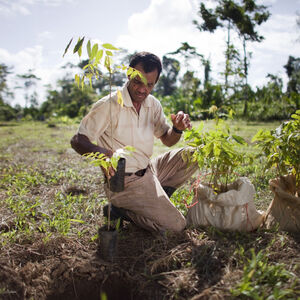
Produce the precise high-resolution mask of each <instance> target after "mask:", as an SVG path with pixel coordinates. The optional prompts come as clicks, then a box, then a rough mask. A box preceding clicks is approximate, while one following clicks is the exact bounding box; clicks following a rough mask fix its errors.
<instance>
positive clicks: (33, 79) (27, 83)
mask: <svg viewBox="0 0 300 300" xmlns="http://www.w3.org/2000/svg"><path fill="white" fill-rule="evenodd" d="M17 77H18V78H19V79H21V80H22V81H24V91H25V92H24V95H25V108H28V102H30V100H32V101H31V103H30V104H31V106H33V107H35V106H37V105H36V104H37V93H36V91H35V90H34V91H33V93H32V94H31V95H30V94H29V91H30V89H31V88H34V87H35V86H36V84H37V81H39V80H41V78H39V77H37V76H36V75H35V74H33V70H32V69H29V70H28V72H27V73H25V74H21V75H17Z"/></svg>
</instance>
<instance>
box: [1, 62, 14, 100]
mask: <svg viewBox="0 0 300 300" xmlns="http://www.w3.org/2000/svg"><path fill="white" fill-rule="evenodd" d="M10 69H11V68H10V67H8V66H7V65H5V64H0V102H2V103H4V102H5V100H6V99H7V98H8V97H11V96H12V95H13V94H12V93H11V92H10V91H9V88H8V86H7V76H8V75H9V74H10V73H11V71H10Z"/></svg>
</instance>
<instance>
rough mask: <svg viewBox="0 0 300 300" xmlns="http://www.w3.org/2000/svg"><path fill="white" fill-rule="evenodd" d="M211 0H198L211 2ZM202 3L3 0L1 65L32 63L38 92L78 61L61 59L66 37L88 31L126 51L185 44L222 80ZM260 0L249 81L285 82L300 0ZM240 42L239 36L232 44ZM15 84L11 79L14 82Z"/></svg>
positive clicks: (217, 42) (217, 39)
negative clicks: (261, 17)
mask: <svg viewBox="0 0 300 300" xmlns="http://www.w3.org/2000/svg"><path fill="white" fill-rule="evenodd" d="M211 1H212V0H203V2H205V3H206V4H207V5H208V6H210V5H211ZM199 3H200V1H199V0H128V1H124V0H107V1H103V0H85V1H83V0H0V35H1V44H0V63H4V64H6V65H8V66H12V67H13V72H14V74H24V73H26V72H27V71H28V70H29V69H33V70H34V73H35V74H36V75H37V76H38V77H40V78H41V79H42V80H41V81H40V83H39V90H38V91H39V94H40V97H41V98H43V97H44V96H45V94H44V93H43V86H44V85H46V84H49V83H50V84H52V86H53V87H54V86H55V82H56V80H57V78H59V77H60V76H62V74H63V72H64V70H62V69H61V66H62V65H64V64H66V63H67V62H68V61H71V60H73V61H74V62H78V60H77V58H76V57H75V56H72V55H71V54H70V55H67V56H66V57H65V58H62V54H63V51H64V49H65V47H66V45H67V43H68V41H69V40H70V38H71V37H74V39H77V38H78V37H79V36H86V37H87V38H90V39H95V40H98V41H101V42H107V43H111V44H113V45H115V46H117V47H121V48H125V49H128V50H129V52H133V51H141V50H147V51H151V52H154V53H155V54H157V55H159V56H160V57H162V55H164V54H166V53H168V52H172V51H175V50H176V49H178V48H179V47H180V46H181V43H182V42H188V43H189V44H190V45H191V46H194V47H196V48H197V51H198V53H201V54H203V55H204V56H205V58H209V59H210V60H211V63H212V68H213V77H214V78H215V80H219V79H220V80H221V78H220V75H219V73H220V72H222V71H223V68H224V62H223V59H224V55H223V51H224V45H225V38H226V33H225V32H224V31H222V30H218V31H217V32H216V33H215V34H209V33H206V32H199V31H198V30H197V29H196V28H195V26H194V25H193V23H192V21H193V20H194V19H197V18H198V17H197V10H198V7H199ZM258 3H260V4H264V5H266V6H268V7H269V11H270V12H271V14H272V15H271V17H270V18H269V20H268V21H267V22H266V23H265V24H263V25H262V26H260V27H259V29H258V31H259V33H260V34H261V35H263V36H264V37H265V40H264V41H263V42H261V43H251V44H249V45H248V49H249V50H250V51H251V52H252V59H251V66H250V71H249V82H250V84H251V85H252V86H253V87H254V88H255V87H256V86H261V85H262V84H264V83H265V82H266V75H267V74H268V73H271V74H275V75H278V76H281V77H282V78H283V80H284V82H286V75H285V69H284V68H283V65H285V64H286V62H287V60H288V56H289V55H292V56H296V57H299V56H300V41H299V39H300V30H299V28H297V25H296V17H297V14H296V12H298V13H300V0H259V1H258ZM198 20H199V19H198ZM297 40H298V41H297ZM239 44H240V42H239V41H238V40H236V45H237V46H238V45H239ZM75 59H76V60H75ZM194 67H195V69H197V68H198V66H196V65H195V66H194ZM14 84H15V83H14V79H13V77H11V79H10V85H11V87H13V86H14ZM16 95H17V97H16V98H17V99H16V100H14V101H13V100H12V101H11V104H13V105H14V104H16V103H20V104H22V105H23V104H24V101H23V99H22V96H21V95H20V94H19V93H18V92H17V90H16Z"/></svg>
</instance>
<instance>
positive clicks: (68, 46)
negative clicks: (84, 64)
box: [62, 38, 73, 57]
mask: <svg viewBox="0 0 300 300" xmlns="http://www.w3.org/2000/svg"><path fill="white" fill-rule="evenodd" d="M72 41H73V38H71V40H70V42H69V44H68V45H67V47H66V49H65V52H64V54H63V56H62V57H64V56H65V55H66V53H67V51H68V49H69V48H70V46H71V43H72Z"/></svg>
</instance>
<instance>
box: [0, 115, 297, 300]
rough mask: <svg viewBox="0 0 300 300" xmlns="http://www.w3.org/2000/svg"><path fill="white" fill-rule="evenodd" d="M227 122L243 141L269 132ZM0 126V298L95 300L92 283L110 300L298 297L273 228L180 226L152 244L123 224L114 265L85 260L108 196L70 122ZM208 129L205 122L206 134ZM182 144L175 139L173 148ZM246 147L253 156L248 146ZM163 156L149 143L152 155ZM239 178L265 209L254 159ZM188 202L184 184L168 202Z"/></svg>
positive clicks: (290, 254) (286, 246) (283, 238)
mask: <svg viewBox="0 0 300 300" xmlns="http://www.w3.org/2000/svg"><path fill="white" fill-rule="evenodd" d="M229 124H230V128H231V129H232V130H234V131H235V132H237V133H238V134H239V135H242V136H243V137H245V138H246V139H247V141H249V143H250V140H251V138H252V136H253V135H254V134H255V133H256V132H257V130H258V129H261V128H264V129H272V128H275V127H277V126H278V123H266V124H265V123H246V122H243V121H232V122H230V123H229ZM4 125H5V126H0V150H1V152H0V153H1V154H0V168H1V177H0V266H1V267H0V299H2V298H3V299H11V298H9V297H10V296H9V295H14V299H57V297H59V296H60V297H63V296H64V297H65V298H64V299H74V298H76V297H75V296H76V295H77V296H78V297H77V298H79V299H84V295H85V296H87V295H90V299H99V295H100V290H101V287H102V288H103V290H104V291H105V293H106V294H107V295H108V299H110V298H114V297H116V295H117V294H113V293H121V294H122V293H123V296H124V297H123V298H124V299H127V298H126V297H127V296H126V295H128V299H131V298H130V297H131V296H132V297H133V299H191V298H192V297H194V296H195V297H196V296H197V297H198V298H197V299H209V297H215V299H231V298H232V299H299V297H300V294H299V289H300V283H299V280H298V278H299V276H300V270H299V263H300V261H299V253H300V246H299V241H300V239H299V236H297V235H291V234H287V233H283V232H279V231H278V230H276V228H275V229H273V230H259V231H257V232H254V233H250V234H248V233H237V232H236V233H235V232H233V233H230V232H222V231H219V230H217V229H215V228H198V229H187V230H185V231H184V233H182V234H181V235H179V236H173V235H169V236H167V237H166V239H161V238H160V237H154V236H153V235H151V234H149V233H146V232H144V231H143V230H142V229H138V228H135V227H134V226H130V224H128V226H127V227H125V229H124V230H123V231H122V232H121V233H120V239H119V248H120V255H119V258H118V261H117V264H112V265H108V264H107V263H106V262H101V261H99V259H96V258H93V253H95V251H96V249H97V229H98V228H99V227H101V226H102V225H103V222H104V219H103V216H102V207H103V205H104V204H105V203H106V201H107V200H106V198H105V195H104V192H103V186H102V181H103V177H102V174H101V171H100V169H98V168H96V167H93V166H91V165H90V164H88V163H87V161H86V160H85V159H83V158H81V157H80V156H79V155H78V154H76V153H75V152H74V151H73V150H72V149H71V148H70V144H69V141H70V138H71V137H72V135H73V134H74V133H75V132H76V129H77V126H78V124H56V126H55V127H48V126H47V124H46V123H35V122H27V123H7V124H4ZM194 126H197V124H194ZM211 126H213V124H212V123H211V122H206V123H205V128H207V129H209V128H211ZM183 145H184V142H183V141H180V143H179V144H178V145H176V146H174V148H175V147H180V146H183ZM249 148H250V149H249V152H250V153H256V150H255V149H254V148H253V145H251V144H249ZM167 150H168V148H166V147H165V146H163V145H162V144H161V143H160V141H156V142H155V151H154V156H156V155H159V154H161V153H163V152H165V151H167ZM238 173H239V174H241V175H243V176H248V177H249V178H250V179H251V181H252V183H253V184H254V185H255V188H256V198H255V204H256V206H257V208H260V209H263V210H265V209H266V208H267V207H268V205H269V203H270V201H271V199H272V194H271V192H270V191H269V187H268V180H269V179H270V178H271V177H272V176H273V174H272V172H266V171H264V170H263V159H255V161H254V163H253V165H244V166H241V167H240V169H239V170H238ZM191 198H192V192H191V191H190V187H189V186H188V185H187V186H185V187H182V188H181V189H179V190H177V191H176V192H175V193H174V194H173V196H172V201H173V202H174V204H175V205H176V206H177V207H178V209H180V210H181V211H182V212H183V213H186V207H185V205H184V200H186V201H187V202H190V201H191ZM116 274H119V275H116ZM99 282H101V284H99ZM116 285H117V286H116ZM93 292H95V295H94V294H92V293H93ZM96 292H97V295H96ZM74 293H75V296H74ZM81 294H82V295H83V296H82V298H80V295H81ZM1 295H3V297H2V296H1ZM71 295H73V296H71ZM129 295H131V296H129ZM51 297H52V298H51ZM201 297H202V298H201ZM205 297H207V298H205ZM217 297H219V298H217Z"/></svg>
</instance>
